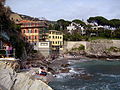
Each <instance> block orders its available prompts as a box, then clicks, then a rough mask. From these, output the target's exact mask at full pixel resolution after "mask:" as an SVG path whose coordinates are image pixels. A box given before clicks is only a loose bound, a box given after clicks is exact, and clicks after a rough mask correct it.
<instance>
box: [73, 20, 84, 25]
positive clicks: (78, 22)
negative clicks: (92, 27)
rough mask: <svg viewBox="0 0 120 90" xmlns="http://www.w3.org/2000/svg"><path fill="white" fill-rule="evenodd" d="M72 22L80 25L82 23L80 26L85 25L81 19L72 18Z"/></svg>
mask: <svg viewBox="0 0 120 90" xmlns="http://www.w3.org/2000/svg"><path fill="white" fill-rule="evenodd" d="M72 22H75V23H77V24H80V25H82V26H85V25H86V24H85V23H84V22H83V21H81V20H79V19H75V20H73V21H72Z"/></svg>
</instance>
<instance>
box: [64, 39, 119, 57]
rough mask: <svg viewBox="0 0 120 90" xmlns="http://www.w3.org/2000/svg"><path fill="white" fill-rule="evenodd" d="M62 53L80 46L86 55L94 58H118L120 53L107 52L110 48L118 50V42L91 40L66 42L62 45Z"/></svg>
mask: <svg viewBox="0 0 120 90" xmlns="http://www.w3.org/2000/svg"><path fill="white" fill-rule="evenodd" d="M64 44H65V45H64V52H65V51H70V50H71V49H72V48H75V47H79V46H80V44H82V45H84V46H85V52H86V54H87V55H95V56H105V57H106V56H107V57H108V56H120V52H108V49H110V48H111V47H117V48H120V40H107V39H100V40H93V41H89V42H87V41H68V42H65V43H64Z"/></svg>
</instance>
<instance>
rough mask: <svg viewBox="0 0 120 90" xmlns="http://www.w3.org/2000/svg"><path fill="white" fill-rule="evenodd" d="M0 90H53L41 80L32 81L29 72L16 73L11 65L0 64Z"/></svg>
mask: <svg viewBox="0 0 120 90" xmlns="http://www.w3.org/2000/svg"><path fill="white" fill-rule="evenodd" d="M0 90H52V88H51V87H49V86H48V85H47V84H46V83H44V82H42V81H41V80H35V79H32V75H31V74H30V73H29V72H21V73H16V72H15V70H14V69H13V68H12V67H11V65H10V64H6V63H5V62H0Z"/></svg>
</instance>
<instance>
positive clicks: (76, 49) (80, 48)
mask: <svg viewBox="0 0 120 90" xmlns="http://www.w3.org/2000/svg"><path fill="white" fill-rule="evenodd" d="M80 50H85V46H84V45H82V44H80V46H79V47H78V48H77V47H76V48H72V51H80Z"/></svg>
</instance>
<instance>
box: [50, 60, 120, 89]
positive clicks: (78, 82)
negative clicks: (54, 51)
mask: <svg viewBox="0 0 120 90" xmlns="http://www.w3.org/2000/svg"><path fill="white" fill-rule="evenodd" d="M69 64H70V67H69V68H71V70H70V71H69V73H60V74H57V75H56V78H55V80H54V81H53V82H51V83H50V84H49V85H50V86H51V87H52V88H53V89H54V90H120V61H116V60H113V61H106V60H90V59H88V60H85V59H81V60H70V61H69ZM81 75H82V76H83V77H81ZM84 75H85V77H87V78H85V77H84Z"/></svg>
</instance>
